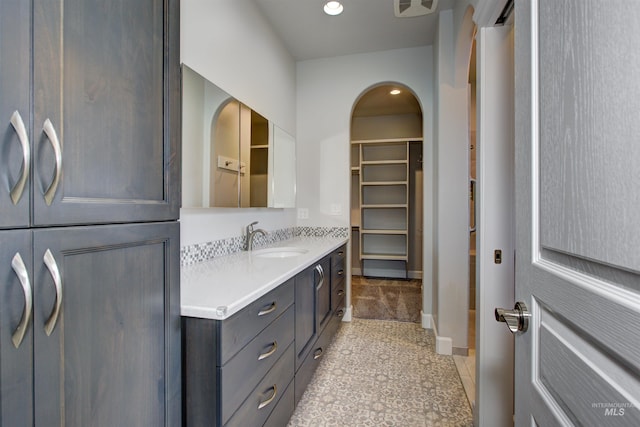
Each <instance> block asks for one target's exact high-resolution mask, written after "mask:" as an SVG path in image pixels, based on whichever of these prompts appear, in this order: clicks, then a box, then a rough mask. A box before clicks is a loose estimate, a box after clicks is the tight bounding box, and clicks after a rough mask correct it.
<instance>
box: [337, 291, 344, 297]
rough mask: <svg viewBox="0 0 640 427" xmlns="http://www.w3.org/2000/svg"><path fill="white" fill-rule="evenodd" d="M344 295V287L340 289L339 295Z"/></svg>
mask: <svg viewBox="0 0 640 427" xmlns="http://www.w3.org/2000/svg"><path fill="white" fill-rule="evenodd" d="M342 295H344V289H340V290H339V291H338V296H339V297H341V296H342Z"/></svg>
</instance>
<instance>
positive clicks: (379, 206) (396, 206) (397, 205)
mask: <svg viewBox="0 0 640 427" xmlns="http://www.w3.org/2000/svg"><path fill="white" fill-rule="evenodd" d="M407 207H408V205H407V204H406V203H394V204H388V203H384V204H382V203H378V204H369V205H361V206H360V209H402V208H405V209H406V208H407Z"/></svg>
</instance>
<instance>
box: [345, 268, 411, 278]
mask: <svg viewBox="0 0 640 427" xmlns="http://www.w3.org/2000/svg"><path fill="white" fill-rule="evenodd" d="M351 275H352V276H362V269H361V268H358V267H351ZM398 278H399V279H403V277H398ZM409 279H422V271H420V270H410V271H409Z"/></svg>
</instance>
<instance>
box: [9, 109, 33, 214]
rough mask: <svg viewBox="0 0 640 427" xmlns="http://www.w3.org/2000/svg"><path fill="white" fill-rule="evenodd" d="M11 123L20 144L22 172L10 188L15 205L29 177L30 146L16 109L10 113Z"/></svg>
mask: <svg viewBox="0 0 640 427" xmlns="http://www.w3.org/2000/svg"><path fill="white" fill-rule="evenodd" d="M11 125H12V126H13V129H14V130H15V131H16V133H17V134H18V140H19V141H20V145H21V146H22V174H21V175H20V179H18V182H16V185H14V186H13V188H12V189H11V193H10V194H11V201H12V202H13V204H14V205H17V204H18V202H19V201H20V198H21V197H22V193H23V192H24V187H25V185H26V183H27V178H29V164H30V163H31V160H30V148H29V136H28V135H27V129H26V128H25V127H24V122H23V121H22V117H21V116H20V113H19V112H18V111H14V112H13V114H12V115H11Z"/></svg>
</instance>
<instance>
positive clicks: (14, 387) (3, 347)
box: [0, 230, 33, 427]
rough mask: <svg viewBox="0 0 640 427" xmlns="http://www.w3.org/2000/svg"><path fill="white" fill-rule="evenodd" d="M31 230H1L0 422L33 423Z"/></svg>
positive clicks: (31, 424)
mask: <svg viewBox="0 0 640 427" xmlns="http://www.w3.org/2000/svg"><path fill="white" fill-rule="evenodd" d="M31 248H32V245H31V232H30V231H29V230H5V231H0V277H1V278H2V279H0V425H3V426H16V427H26V426H33V328H32V326H31V324H32V322H31V310H30V309H29V306H30V305H31V304H30V301H32V300H30V298H31V296H30V293H31V290H32V288H31V278H32V277H33V275H32V274H31V271H32V256H31Z"/></svg>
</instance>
